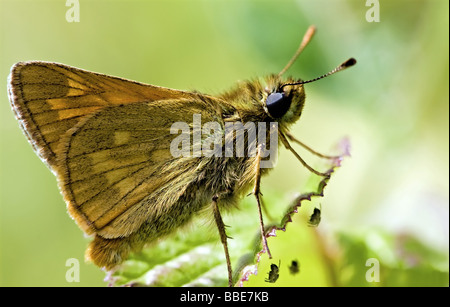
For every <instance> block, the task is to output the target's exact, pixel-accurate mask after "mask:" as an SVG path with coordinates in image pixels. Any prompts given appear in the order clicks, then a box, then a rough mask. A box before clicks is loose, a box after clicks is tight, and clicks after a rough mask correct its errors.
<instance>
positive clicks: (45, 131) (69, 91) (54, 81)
mask: <svg viewBox="0 0 450 307" xmlns="http://www.w3.org/2000/svg"><path fill="white" fill-rule="evenodd" d="M8 92H9V96H10V101H11V105H12V109H13V111H14V112H15V114H16V117H17V119H18V121H19V123H20V126H21V127H22V130H23V131H24V133H25V135H26V136H27V138H28V140H29V142H30V143H31V145H32V146H33V148H34V150H35V151H36V152H37V153H38V155H39V156H40V157H41V159H42V160H43V161H44V162H45V163H46V164H47V165H48V166H49V167H50V169H52V170H53V169H54V166H55V159H56V156H57V155H58V153H57V150H58V147H59V145H60V142H61V138H62V136H64V135H65V133H66V132H67V131H68V130H69V129H71V128H73V127H75V126H76V125H77V124H78V123H79V122H80V121H81V120H82V119H83V118H84V117H85V116H87V115H89V114H91V113H92V112H95V111H96V110H98V109H102V108H104V107H106V106H114V105H116V106H117V105H122V104H130V103H136V102H151V101H157V100H166V99H180V98H192V96H193V95H192V93H189V92H183V91H177V90H172V89H168V88H163V87H158V86H153V85H147V84H142V83H138V82H134V81H129V80H125V79H121V78H116V77H111V76H107V75H102V74H98V73H93V72H89V71H85V70H82V69H78V68H74V67H70V66H67V65H63V64H57V63H48V62H23V63H17V64H15V65H14V66H13V67H12V69H11V74H10V75H9V85H8Z"/></svg>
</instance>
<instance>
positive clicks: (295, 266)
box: [289, 260, 300, 275]
mask: <svg viewBox="0 0 450 307" xmlns="http://www.w3.org/2000/svg"><path fill="white" fill-rule="evenodd" d="M289 271H290V272H291V274H292V275H295V274H297V273H298V272H300V264H299V263H298V261H297V260H292V262H291V265H290V266H289Z"/></svg>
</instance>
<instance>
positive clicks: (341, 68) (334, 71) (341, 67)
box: [280, 58, 356, 89]
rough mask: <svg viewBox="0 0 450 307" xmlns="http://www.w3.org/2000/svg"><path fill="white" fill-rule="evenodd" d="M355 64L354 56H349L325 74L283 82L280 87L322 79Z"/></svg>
mask: <svg viewBox="0 0 450 307" xmlns="http://www.w3.org/2000/svg"><path fill="white" fill-rule="evenodd" d="M355 64H356V60H355V59H354V58H350V59H348V60H347V61H345V62H344V63H342V64H341V65H339V66H338V67H336V68H335V69H333V70H332V71H330V72H329V73H326V74H325V75H322V76H320V77H317V78H314V79H311V80H308V81H300V82H295V83H286V84H283V85H282V86H281V88H280V89H283V87H285V86H287V85H299V84H305V83H311V82H314V81H317V80H320V79H323V78H325V77H328V76H331V75H333V74H335V73H337V72H338V71H341V70H344V69H346V68H349V67H351V66H353V65H355Z"/></svg>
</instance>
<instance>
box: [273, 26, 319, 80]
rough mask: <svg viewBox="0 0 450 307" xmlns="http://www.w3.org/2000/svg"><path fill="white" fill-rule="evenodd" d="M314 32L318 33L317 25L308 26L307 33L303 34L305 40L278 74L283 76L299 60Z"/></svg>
mask: <svg viewBox="0 0 450 307" xmlns="http://www.w3.org/2000/svg"><path fill="white" fill-rule="evenodd" d="M314 33H316V27H315V26H310V27H309V28H308V30H307V31H306V33H305V35H304V36H303V40H302V42H301V43H300V46H299V47H298V49H297V52H296V53H295V54H294V56H293V57H292V58H291V60H290V61H289V63H287V65H286V66H285V67H284V68H283V69H282V70H281V71H280V73H279V74H278V76H280V77H281V76H282V75H283V74H284V73H285V72H286V70H288V69H289V67H291V65H292V64H293V63H294V62H295V60H297V58H298V56H299V55H300V53H302V51H303V49H305V47H306V46H307V45H308V44H309V42H310V41H311V39H312V38H313V36H314Z"/></svg>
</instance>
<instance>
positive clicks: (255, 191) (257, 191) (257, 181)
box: [252, 145, 272, 259]
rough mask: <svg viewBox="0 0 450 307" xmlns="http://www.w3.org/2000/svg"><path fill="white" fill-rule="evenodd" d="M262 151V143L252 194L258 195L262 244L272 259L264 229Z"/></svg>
mask: <svg viewBox="0 0 450 307" xmlns="http://www.w3.org/2000/svg"><path fill="white" fill-rule="evenodd" d="M261 151H262V147H261V145H260V146H258V151H257V154H256V161H257V163H256V170H255V171H256V175H255V186H254V187H253V192H252V194H253V195H255V197H256V202H257V204H258V213H259V226H260V229H261V238H262V244H263V250H264V251H267V255H268V256H269V258H270V259H272V254H271V253H270V249H269V246H268V245H267V238H266V232H265V229H264V221H263V215H262V211H261V207H262V205H261V198H260V197H261V191H260V184H261V167H260V164H261Z"/></svg>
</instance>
